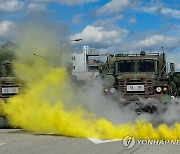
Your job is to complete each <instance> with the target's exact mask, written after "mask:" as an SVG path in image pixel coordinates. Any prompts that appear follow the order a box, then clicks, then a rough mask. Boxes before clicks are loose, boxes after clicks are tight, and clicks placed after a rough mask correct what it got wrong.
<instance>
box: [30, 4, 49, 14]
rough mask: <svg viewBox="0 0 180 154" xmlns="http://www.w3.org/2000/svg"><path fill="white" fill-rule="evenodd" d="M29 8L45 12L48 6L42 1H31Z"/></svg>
mask: <svg viewBox="0 0 180 154" xmlns="http://www.w3.org/2000/svg"><path fill="white" fill-rule="evenodd" d="M27 9H28V12H33V11H37V12H43V11H46V10H47V9H46V6H45V5H44V4H40V3H30V4H28V6H27Z"/></svg>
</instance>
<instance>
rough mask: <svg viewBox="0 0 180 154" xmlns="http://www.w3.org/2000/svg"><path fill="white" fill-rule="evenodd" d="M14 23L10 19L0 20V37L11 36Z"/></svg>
mask: <svg viewBox="0 0 180 154" xmlns="http://www.w3.org/2000/svg"><path fill="white" fill-rule="evenodd" d="M14 27H15V23H14V22H12V21H1V22H0V39H4V38H8V37H10V36H11V34H12V32H13V29H14Z"/></svg>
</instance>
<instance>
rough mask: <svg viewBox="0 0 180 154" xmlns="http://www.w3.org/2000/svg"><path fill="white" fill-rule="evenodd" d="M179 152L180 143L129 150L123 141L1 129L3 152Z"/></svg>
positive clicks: (61, 153) (83, 153)
mask: <svg viewBox="0 0 180 154" xmlns="http://www.w3.org/2000/svg"><path fill="white" fill-rule="evenodd" d="M21 153H22V154H41V153H42V154H48V153H55V154H56V153H59V154H122V153H123V154H130V153H131V154H132V153H133V154H139V153H146V154H151V153H154V154H155V153H158V154H169V153H171V154H176V153H177V154H179V153H180V145H161V146H157V145H156V146H152V145H151V146H150V145H146V146H144V145H138V144H136V145H135V146H134V147H133V148H131V149H128V150H126V149H125V147H124V146H123V144H122V141H102V140H99V139H81V138H71V137H65V136H55V135H42V134H33V133H31V132H27V131H24V130H21V129H0V154H21Z"/></svg>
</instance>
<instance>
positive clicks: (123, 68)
mask: <svg viewBox="0 0 180 154" xmlns="http://www.w3.org/2000/svg"><path fill="white" fill-rule="evenodd" d="M124 72H135V62H132V61H119V62H118V73H124Z"/></svg>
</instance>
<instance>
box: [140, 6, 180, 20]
mask: <svg viewBox="0 0 180 154" xmlns="http://www.w3.org/2000/svg"><path fill="white" fill-rule="evenodd" d="M141 11H143V12H146V13H151V14H157V13H159V14H162V15H167V16H170V17H172V18H177V19H180V10H176V9H171V8H166V7H163V6H162V5H157V6H151V7H146V6H144V7H142V8H141Z"/></svg>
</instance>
